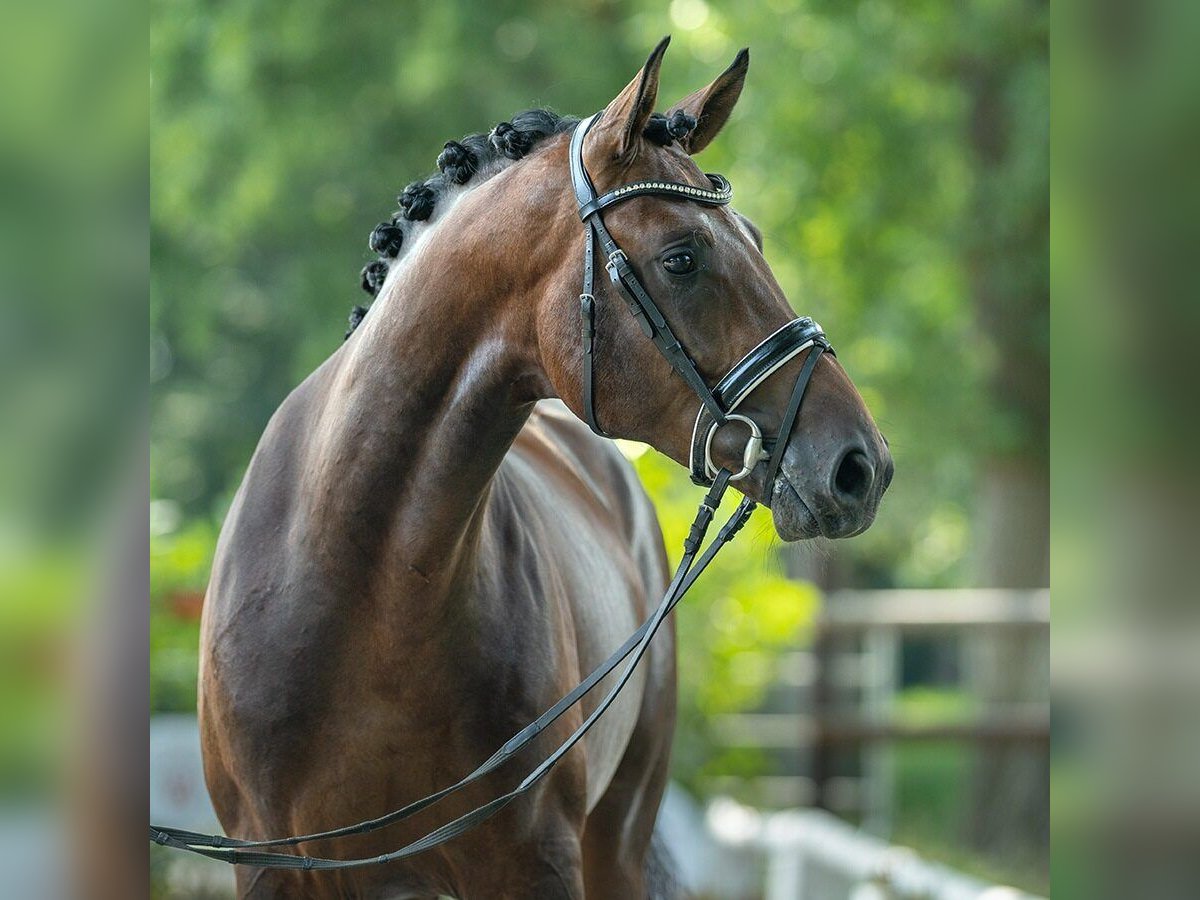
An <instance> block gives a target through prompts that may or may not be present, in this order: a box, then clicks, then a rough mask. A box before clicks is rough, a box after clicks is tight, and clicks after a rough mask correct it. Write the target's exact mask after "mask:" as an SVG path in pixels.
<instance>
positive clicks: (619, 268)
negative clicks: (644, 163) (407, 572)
mask: <svg viewBox="0 0 1200 900" xmlns="http://www.w3.org/2000/svg"><path fill="white" fill-rule="evenodd" d="M601 115H602V113H596V114H595V115H592V116H589V117H588V118H586V119H584V120H583V121H582V122H580V123H579V125H577V126H576V128H575V132H574V134H573V135H572V136H571V147H570V162H571V184H572V186H573V188H574V190H575V197H576V200H577V201H578V203H579V217H580V219H581V220H582V221H583V224H584V231H585V236H586V244H585V247H584V265H583V291H582V293H581V294H580V295H579V304H580V317H581V320H582V329H581V331H582V337H583V406H584V412H585V415H586V417H587V423H588V425H589V427H590V428H591V429H592V431H594V432H595V433H596V434H598V435H601V436H602V437H611V435H609V434H607V433H605V432H604V431H603V430H602V429H601V428H600V426H599V424H598V423H597V421H596V407H595V391H594V377H593V371H592V370H593V359H594V355H595V354H594V352H593V350H594V346H593V345H594V340H595V335H596V328H595V316H596V296H595V294H594V293H593V282H594V248H595V245H596V244H597V243H598V244H599V245H600V247H601V249H602V250H603V252H604V254H605V257H606V259H607V261H606V263H605V269H606V270H607V271H608V275H609V279H610V280H611V281H612V283H613V286H614V287H615V288H616V290H617V293H618V294H619V295H620V297H621V299H623V300H624V301H625V303H626V304H627V305H628V307H629V310H630V312H631V313H632V314H633V316H634V318H635V319H636V320H637V322H638V324H639V325H640V326H641V329H642V333H643V334H644V335H646V337H648V338H650V339H651V340H652V341H653V342H654V345H655V346H656V347H657V348H658V350H659V352H660V353H662V355H663V356H664V357H666V359H667V362H669V363H670V364H671V366H672V368H674V369H675V371H676V372H677V373H679V375H680V376H682V377H683V379H684V381H686V382H687V383H688V385H689V386H690V387H691V388H692V390H693V391H695V392H696V394H697V396H698V397H699V399H700V411H699V412H698V413H697V415H696V424H695V426H694V428H693V430H692V445H691V466H690V468H691V477H692V481H693V482H695V483H696V484H698V485H700V486H702V487H707V488H708V489H709V490H708V492H707V493H706V494H705V496H704V500H703V501H702V502H701V504H700V507H699V509H698V510H697V511H696V518H695V520H694V521H693V522H692V527H691V530H690V532H689V533H688V536H687V538H686V539H685V540H684V542H683V557H682V558H681V559H680V561H679V566H678V567H677V568H676V570H675V574H674V576H673V577H672V578H671V582H670V584H669V585H668V586H667V590H666V593H665V594H664V595H663V598H662V600H661V601H660V602H659V604H658V606H657V608H655V610H654V612H653V613H652V614H651V615H650V617H649V618H648V619H646V621H645V622H643V623H642V625H641V627H640V628H638V630H637V631H635V632H634V633H633V634H631V635H630V636H629V637H628V638H627V639H626V640H625V643H623V644H622V645H621V646H620V647H618V648H617V649H616V650H615V651H614V652H613V654H612V655H611V656H610V657H609V658H608V659H606V660H605V661H604V662H603V663H601V664H600V665H599V666H597V667H596V668H595V669H593V670H592V672H591V674H589V675H588V676H587V677H586V678H585V679H584V680H583V681H582V682H580V683H579V685H577V686H576V687H575V688H574V689H573V690H572V691H571V692H570V693H569V694H567V695H565V696H564V697H563V698H562V699H561V700H559V701H558V702H557V703H555V704H554V706H552V707H550V708H549V709H547V710H546V711H545V712H544V713H542V714H541V715H540V716H538V717H537V719H535V720H534V721H533V722H530V723H529V724H528V725H526V726H525V727H524V728H522V729H521V730H520V731H519V732H517V733H516V734H515V735H513V736H512V737H511V738H509V740H508V741H506V742H505V743H504V745H503V746H501V747H500V748H499V749H498V750H497V751H496V752H495V753H493V754H492V755H491V756H490V757H489V758H488V759H487V760H485V761H484V762H483V763H482V764H481V765H480V766H479V767H478V768H477V769H475V771H473V772H471V773H470V774H469V775H467V776H465V777H464V778H463V779H461V780H460V781H458V782H456V783H455V784H452V785H450V786H449V787H446V788H443V789H442V790H440V791H437V792H436V793H433V794H430V795H429V796H427V797H423V798H422V799H420V800H416V801H414V802H412V803H409V804H408V805H407V806H404V807H402V808H400V809H397V810H394V811H393V812H390V813H387V814H386V815H383V816H380V817H378V818H375V819H368V820H367V821H364V822H359V823H357V824H355V825H347V826H344V827H341V828H334V829H331V830H329V831H321V832H315V833H313V834H303V835H295V836H293V837H286V838H276V839H274V840H262V841H245V840H239V839H237V838H229V837H225V836H223V835H219V834H201V833H198V832H194V831H187V830H184V829H181V828H171V827H167V826H159V825H151V826H150V840H151V841H153V842H154V843H156V844H161V845H163V846H166V847H173V848H175V849H177V850H186V851H188V852H190V853H196V854H199V855H200V856H207V857H209V858H211V859H219V860H223V861H225V862H227V863H230V864H233V865H247V866H254V867H256V868H263V869H305V870H322V869H351V868H358V867H361V866H368V865H379V864H382V863H389V862H394V861H396V860H400V859H405V858H407V857H410V856H415V855H416V854H418V853H422V852H424V851H425V850H429V849H432V848H433V847H436V846H438V845H439V844H443V843H445V842H446V841H449V840H451V839H452V838H455V837H457V836H458V835H460V834H462V833H463V832H465V831H468V830H470V829H471V828H474V827H475V826H476V825H479V824H481V823H482V822H484V821H486V820H487V819H490V818H491V817H492V816H494V815H495V814H496V813H498V812H499V811H500V810H501V809H503V808H504V807H505V806H507V805H508V804H509V803H511V802H512V801H513V800H515V799H516V798H517V797H519V796H521V795H522V794H524V793H526V792H528V791H529V790H530V789H531V788H533V786H534V785H536V784H537V783H538V782H539V781H540V780H541V779H542V778H543V777H544V776H545V775H546V773H547V772H549V771H550V769H551V768H552V767H553V766H554V764H555V763H557V762H558V761H559V760H560V759H562V757H563V756H565V755H566V754H567V752H568V751H570V749H571V748H572V747H574V746H575V745H576V744H577V743H579V741H580V740H582V738H583V736H584V735H585V734H586V733H587V732H588V730H589V729H590V728H591V727H592V726H593V725H594V724H595V723H596V721H597V720H598V719H599V718H600V716H602V715H603V714H604V712H605V711H606V710H607V709H608V708H609V706H611V705H612V703H613V701H614V700H616V698H617V695H618V694H619V693H620V692H621V690H622V689H623V688H624V687H625V685H626V683H628V681H629V679H630V678H631V677H632V675H633V672H634V669H636V668H637V665H638V663H639V662H641V660H642V657H643V656H644V655H645V653H646V650H647V648H648V647H649V646H650V641H651V640H652V639H653V638H654V635H655V633H656V632H657V631H658V628H659V626H660V625H661V624H662V623H663V620H664V619H665V618H666V617H667V615H669V614H670V612H671V610H673V609H674V608H675V606H676V605H677V604H678V603H679V601H680V600H682V599H683V597H684V595H685V594H686V593H687V591H688V590H689V589H690V588H691V586H692V585H693V584H694V583H695V582H696V579H697V578H699V577H700V574H701V573H702V572H703V571H704V570H705V569H706V568H707V567H708V564H709V563H710V562H712V560H713V558H714V557H715V556H716V555H717V552H718V551H719V550H720V549H721V548H722V547H723V546H725V544H727V543H728V542H729V541H731V540H732V539H733V537H734V535H736V534H737V532H738V531H739V530H741V528H742V526H743V525H745V524H746V521H747V520H748V519H749V518H750V514H751V513H752V512H753V511H754V508H755V506H756V505H757V504H756V503H755V501H753V500H751V499H750V498H749V497H744V498H743V499H742V501H741V503H739V504H738V506H737V509H735V510H734V512H733V514H732V515H731V516H730V517H729V519H728V520H727V521H726V522H725V524H724V525H723V526H722V527H721V528H720V530H719V531H718V532H717V536H716V537H715V538H713V540H712V542H711V543H710V544H709V545H708V548H707V549H706V550H705V551H704V552H703V553H702V554H701V553H699V551H700V545H701V543H702V542H703V540H704V537H705V535H706V534H707V533H708V529H709V526H710V525H711V523H712V520H713V515H714V514H715V513H716V510H717V507H718V506H720V503H721V498H722V497H723V496H724V494H725V491H726V489H727V488H728V487H729V485H730V483H732V482H735V481H739V480H741V479H743V478H745V477H746V476H748V475H749V474H750V472H751V471H752V470H753V469H754V468H755V467H756V466H757V465H758V463H759V462H761V461H763V460H767V473H766V480H765V482H764V484H765V485H766V486H767V489H768V490H769V489H770V486H771V485H772V484H773V483H774V481H775V476H776V475H777V474H778V472H779V467H780V464H781V463H782V462H783V451H784V447H785V445H786V443H787V437H788V435H789V434H790V433H791V430H792V426H793V425H794V424H795V421H796V418H797V416H798V415H799V412H800V404H801V401H802V400H803V398H804V392H805V389H806V388H807V386H808V383H809V379H810V378H811V377H812V373H813V370H814V369H815V367H816V364H817V360H818V359H820V357H821V355H822V354H823V353H825V352H829V353H832V352H833V349H832V348H831V347H830V345H829V341H828V340H827V339H826V337H825V332H824V331H822V330H821V326H820V325H818V324H817V323H816V322H814V321H813V320H812V319H810V318H808V317H801V318H798V319H794V320H792V321H791V322H789V323H788V324H786V325H784V326H783V327H782V328H780V329H779V330H778V331H776V332H775V333H774V334H772V335H770V336H769V337H767V338H766V340H764V341H763V342H762V343H760V344H759V345H758V346H757V347H755V348H754V349H753V350H751V351H750V352H749V353H747V354H746V355H745V356H743V357H742V358H741V360H739V361H738V363H737V364H736V365H735V366H734V367H733V368H732V369H730V371H729V372H728V374H726V375H725V377H723V378H722V379H721V380H720V381H719V382H718V383H717V385H716V387H714V388H711V389H710V388H709V387H708V384H707V382H706V381H705V380H704V376H702V375H701V374H700V371H699V369H697V367H696V364H695V362H693V361H692V358H691V357H690V356H688V354H687V351H686V350H685V349H684V348H683V346H682V345H681V344H680V343H679V341H678V340H677V339H676V337H675V335H674V333H673V332H672V331H671V328H670V326H669V325H668V324H667V321H666V318H665V317H664V316H663V314H662V313H661V312H660V311H659V309H658V307H657V306H656V305H655V303H654V301H653V300H652V299H651V298H650V295H649V293H647V291H646V289H645V288H644V287H643V286H642V283H641V282H640V281H639V280H638V277H637V274H636V273H635V272H634V270H633V267H632V266H631V265H630V263H629V259H628V257H626V255H625V253H624V252H623V251H622V250H621V248H620V246H619V245H618V244H617V242H616V241H615V240H614V239H613V237H612V235H611V234H610V233H609V231H608V229H607V228H606V227H605V225H604V220H603V218H602V217H601V216H600V211H601V210H603V209H607V208H608V207H610V206H613V205H614V204H616V203H620V202H621V201H624V200H629V199H632V198H633V197H642V196H647V195H650V196H662V197H672V198H676V199H684V200H690V201H692V202H694V203H700V204H703V205H705V206H725V205H726V204H728V203H729V201H730V199H731V198H732V196H733V191H732V189H731V188H730V185H729V182H728V181H726V180H725V179H724V178H723V177H721V176H720V175H708V176H707V177H708V179H709V181H710V182H711V183H712V188H711V189H709V188H699V187H695V186H693V185H689V184H680V183H676V182H669V181H641V182H635V183H632V184H627V185H624V186H622V187H618V188H615V189H614V190H611V191H609V192H608V193H607V194H604V195H602V196H600V195H597V193H596V188H595V185H594V184H593V183H592V179H591V177H590V176H589V175H588V172H587V169H586V167H585V166H584V162H583V141H584V138H585V137H586V136H587V134H588V132H589V131H590V130H591V128H592V126H593V125H594V124H595V123H596V122H597V121H599V119H600V116H601ZM809 348H811V350H812V352H811V353H809V354H808V358H807V359H806V360H805V361H804V365H803V366H802V367H801V370H800V373H799V375H798V376H797V378H796V382H795V386H794V387H793V389H792V395H791V399H790V400H789V401H788V405H787V408H786V411H785V412H784V416H783V420H782V423H781V424H780V427H779V430H778V432H777V433H776V436H775V438H774V440H773V441H771V442H769V443H768V442H766V441H764V439H763V433H762V429H761V428H760V426H759V425H758V423H756V422H755V421H754V420H753V419H751V418H750V417H749V416H745V415H741V414H739V413H736V412H735V410H736V409H737V407H738V406H739V405H740V404H741V402H742V401H743V400H745V399H746V397H747V396H749V395H750V393H751V392H752V391H753V390H754V389H755V388H756V387H758V386H759V385H760V384H762V383H763V382H764V381H765V380H766V379H767V378H768V377H770V376H771V375H772V374H773V373H774V372H775V371H777V370H778V369H779V368H780V367H782V366H783V365H784V364H785V363H787V362H788V361H789V360H791V359H794V358H795V357H796V356H798V355H799V354H800V353H801V352H802V351H804V350H806V349H809ZM730 422H739V423H741V424H743V425H745V426H747V428H749V431H750V437H749V438H748V439H747V441H746V445H745V448H744V450H743V454H742V468H741V470H740V471H738V472H737V473H732V472H730V471H729V470H728V469H726V468H718V467H717V466H716V464H715V463H714V462H713V460H712V442H713V437H714V435H715V434H716V432H717V431H718V430H719V429H720V428H721V426H723V425H725V424H728V423H730ZM697 554H699V558H697ZM626 657H630V659H629V662H628V663H627V664H626V666H625V668H624V669H623V670H622V671H621V673H620V675H619V677H618V678H617V681H616V683H615V684H614V685H613V686H612V688H611V689H610V690H609V692H608V693H607V694H605V695H604V697H603V698H602V699H601V700H600V702H599V703H598V704H597V706H596V708H595V710H593V711H592V713H591V714H590V715H589V716H587V717H586V718H585V719H584V721H583V723H582V724H581V725H580V726H579V727H578V728H576V729H575V731H574V732H572V733H571V735H570V736H569V737H568V738H567V739H566V740H565V741H563V743H562V744H560V745H559V747H558V748H557V749H556V750H555V751H554V752H553V753H551V754H550V755H549V756H547V757H546V758H545V759H544V760H543V761H542V762H541V763H539V764H538V765H537V766H536V767H535V768H534V769H533V770H532V771H531V772H530V773H529V774H528V775H526V776H525V778H524V779H522V780H521V782H520V784H518V785H517V786H516V787H515V788H513V789H512V790H511V791H509V792H507V793H505V794H501V795H500V796H499V797H496V798H495V799H494V800H491V801H489V802H488V803H485V804H483V805H482V806H479V807H476V808H475V809H473V810H471V811H470V812H468V813H465V814H464V815H462V816H459V817H458V818H457V819H454V820H452V821H450V822H448V823H446V824H445V825H442V826H441V827H439V828H437V829H435V830H433V831H431V832H429V833H428V834H426V835H425V836H424V837H422V838H419V839H418V840H416V841H413V842H412V843H409V844H407V845H405V846H404V847H401V848H400V849H398V850H393V851H392V852H390V853H384V854H380V855H378V856H370V857H364V858H360V859H325V858H321V857H313V856H299V855H296V854H291V853H268V852H261V849H262V848H266V847H294V846H297V845H298V844H302V843H307V842H309V841H319V840H326V839H330V838H337V837H348V836H350V835H358V834H368V833H370V832H373V831H377V830H378V829H380V828H384V827H386V826H388V825H391V824H393V823H395V822H399V821H401V820H403V819H407V818H409V817H410V816H413V815H415V814H417V813H418V812H420V811H421V810H424V809H426V808H428V807H430V806H432V805H433V804H435V803H437V802H438V801H439V800H442V799H444V798H445V797H448V796H450V795H451V794H454V793H457V792H458V791H460V790H461V789H463V788H465V787H466V786H467V785H469V784H472V783H474V782H476V781H478V780H479V779H481V778H483V777H484V776H485V775H488V774H489V773H491V772H492V771H494V770H495V769H497V768H499V767H500V766H501V765H503V764H504V763H505V762H507V761H508V760H509V759H511V758H512V757H513V756H515V755H516V754H517V753H519V752H520V751H521V750H523V749H524V748H525V747H526V746H528V744H529V743H530V742H531V741H532V740H534V738H536V737H537V736H538V735H539V734H541V732H542V731H544V730H545V729H546V728H548V727H549V726H550V725H551V724H553V723H554V722H555V721H556V720H557V719H558V718H559V717H560V716H561V715H562V714H563V713H564V712H566V711H567V710H568V709H570V708H571V707H572V706H574V705H575V704H576V703H578V702H579V701H580V700H581V699H583V697H584V696H585V695H587V694H588V693H589V692H590V691H591V690H592V688H594V687H595V686H596V685H597V684H598V683H599V682H600V681H601V680H602V679H603V678H604V677H605V676H607V675H608V674H609V673H611V672H612V671H613V670H614V669H615V668H616V667H617V666H618V665H619V664H620V663H621V662H622V661H623V660H625V659H626Z"/></svg>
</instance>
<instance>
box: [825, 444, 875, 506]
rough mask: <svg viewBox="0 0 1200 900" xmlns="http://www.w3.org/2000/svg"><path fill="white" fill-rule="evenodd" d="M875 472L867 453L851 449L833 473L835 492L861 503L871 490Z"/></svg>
mask: <svg viewBox="0 0 1200 900" xmlns="http://www.w3.org/2000/svg"><path fill="white" fill-rule="evenodd" d="M874 478H875V472H874V470H873V469H872V468H871V463H870V461H869V460H868V459H867V455H866V454H865V453H863V452H862V451H861V450H851V451H849V452H848V453H847V454H846V455H845V456H843V457H842V461H841V462H840V463H838V467H837V470H836V471H835V472H834V475H833V488H834V493H835V494H837V495H838V496H840V497H843V498H845V499H846V500H851V501H855V502H859V503H861V502H862V501H863V500H865V499H866V496H867V494H868V493H869V492H870V490H871V482H872V481H873V480H874Z"/></svg>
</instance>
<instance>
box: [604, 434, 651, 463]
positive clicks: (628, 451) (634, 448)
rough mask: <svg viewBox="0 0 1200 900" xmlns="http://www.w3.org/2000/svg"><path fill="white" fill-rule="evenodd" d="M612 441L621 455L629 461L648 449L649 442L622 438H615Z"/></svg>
mask: <svg viewBox="0 0 1200 900" xmlns="http://www.w3.org/2000/svg"><path fill="white" fill-rule="evenodd" d="M613 443H614V444H616V445H617V449H618V450H620V451H621V455H622V456H624V457H625V458H626V459H628V460H630V461H632V460H635V459H637V458H638V457H639V456H641V455H642V454H643V453H645V452H646V451H647V450H649V449H650V445H649V444H643V443H642V442H641V441H627V440H625V439H624V438H617V439H616V440H614V441H613Z"/></svg>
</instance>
